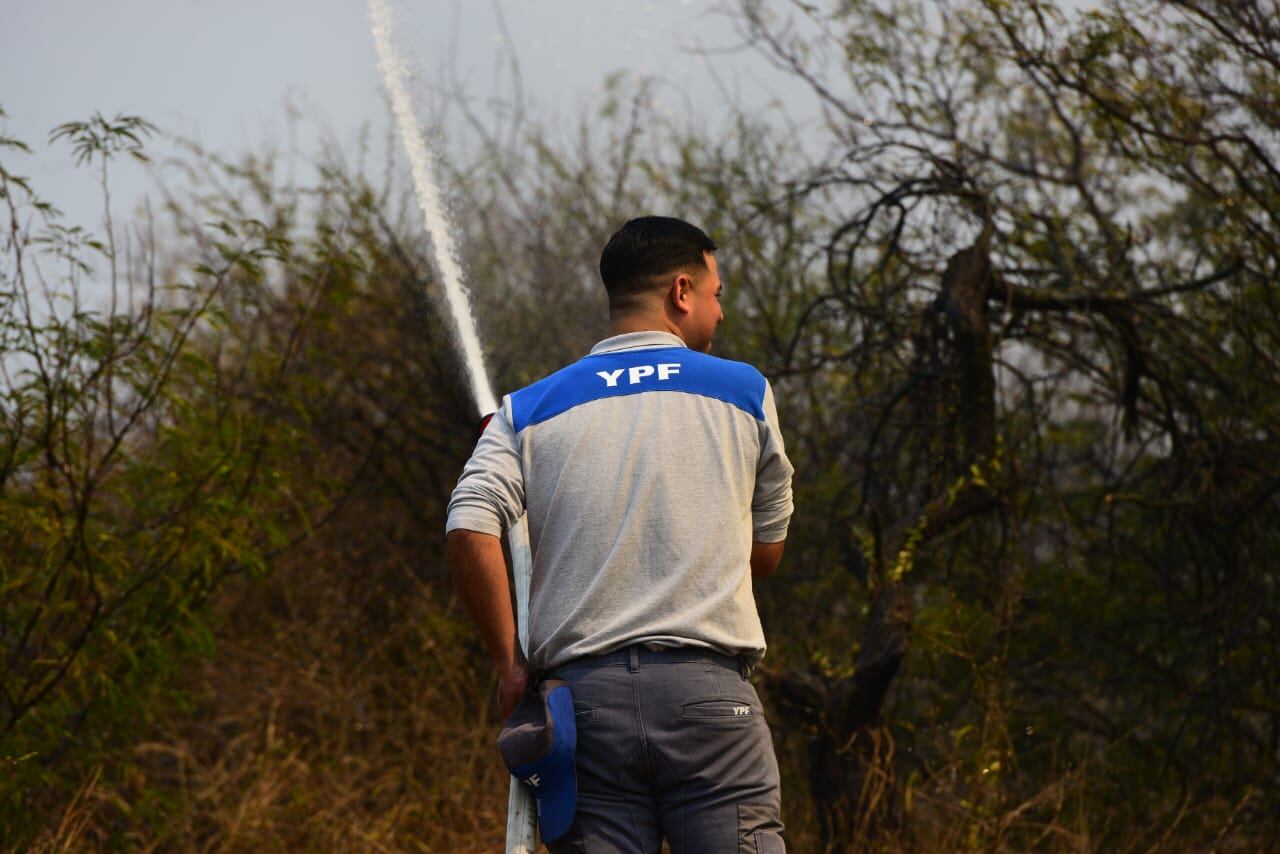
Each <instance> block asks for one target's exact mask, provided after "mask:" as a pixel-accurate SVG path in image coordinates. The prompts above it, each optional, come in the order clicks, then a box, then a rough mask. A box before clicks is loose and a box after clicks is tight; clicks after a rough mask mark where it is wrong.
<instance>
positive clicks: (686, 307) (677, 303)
mask: <svg viewBox="0 0 1280 854" xmlns="http://www.w3.org/2000/svg"><path fill="white" fill-rule="evenodd" d="M669 293H670V295H671V305H672V307H673V308H675V310H676V311H677V312H679V313H680V314H688V313H689V312H691V311H693V280H692V279H691V278H689V276H688V274H687V273H681V274H679V275H678V276H676V278H675V281H673V282H672V283H671V290H670V292H669Z"/></svg>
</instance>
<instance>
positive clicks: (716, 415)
mask: <svg viewBox="0 0 1280 854" xmlns="http://www.w3.org/2000/svg"><path fill="white" fill-rule="evenodd" d="M517 466H518V469H519V470H518V471H516V467H517ZM790 479H791V468H790V465H789V463H788V462H787V460H786V457H785V454H784V453H783V451H782V443H781V438H780V436H779V433H778V426H777V416H776V413H775V412H774V407H773V399H772V393H771V391H770V390H769V386H768V383H767V382H766V381H765V379H764V377H763V376H762V375H761V374H760V373H759V371H757V370H756V369H755V368H753V367H751V366H750V365H745V364H742V363H739V362H731V361H728V360H725V359H718V358H716V357H714V356H710V355H706V354H704V353H697V352H694V351H692V350H690V349H688V348H687V347H685V346H684V344H683V342H682V341H680V339H679V338H677V337H675V336H674V335H670V334H667V333H663V332H639V333H632V334H628V335H619V336H615V337H613V338H609V339H606V340H605V341H602V342H601V343H600V344H599V345H597V346H596V347H595V348H594V349H593V350H592V352H591V354H590V355H588V356H586V357H584V358H583V359H581V360H579V361H577V362H575V363H573V364H571V365H569V366H568V367H566V368H564V369H562V370H560V371H557V372H556V373H554V374H552V375H551V376H549V377H547V378H546V379H544V380H541V381H539V382H537V383H534V384H533V385H531V386H528V387H526V388H524V389H521V390H520V391H517V392H515V393H513V394H511V395H510V396H508V398H507V399H506V400H505V401H504V405H503V410H502V413H501V415H500V417H499V418H495V420H494V422H492V423H491V424H490V426H489V428H488V430H486V435H485V437H484V439H482V441H481V443H480V445H479V446H478V447H477V450H476V454H475V456H474V457H473V458H472V462H471V463H470V464H469V465H468V469H467V470H466V471H464V473H463V477H462V480H461V482H460V488H459V490H458V491H457V492H455V495H454V500H453V502H452V503H451V505H450V513H451V519H454V520H455V521H456V523H457V524H461V525H467V524H468V522H470V523H471V524H474V523H475V521H476V520H474V519H471V520H469V514H470V512H471V511H472V510H475V509H476V508H483V507H488V506H492V505H491V502H492V498H493V496H494V495H495V494H497V495H504V496H505V497H506V499H505V501H506V504H507V505H509V511H508V512H509V513H510V514H511V517H510V518H507V519H504V522H505V523H506V524H510V522H511V521H512V520H513V519H514V518H516V517H518V515H519V513H520V512H522V511H523V510H527V512H528V515H529V533H530V545H531V546H532V549H533V555H534V562H533V580H532V586H531V596H530V614H531V624H530V650H531V652H530V658H531V661H532V663H533V665H534V667H535V668H536V669H538V670H549V669H551V668H553V667H556V666H558V665H561V664H564V663H565V662H567V661H569V660H572V659H574V658H577V657H579V656H583V655H594V654H599V653H604V652H608V651H610V650H613V649H617V648H619V647H621V646H625V645H626V644H629V643H648V644H650V645H661V646H677V645H687V646H701V647H707V648H711V649H715V650H718V651H720V652H723V653H726V654H728V655H738V654H743V655H746V656H747V657H748V658H749V659H750V660H755V659H758V658H759V657H760V655H762V654H763V652H764V648H765V641H764V635H763V632H762V631H761V628H760V621H759V618H758V617H757V614H756V608H755V602H754V599H753V597H752V592H751V573H750V571H749V558H750V553H751V544H752V541H753V540H762V541H766V542H772V541H773V540H775V539H781V538H782V537H783V536H785V532H786V523H787V519H788V517H789V516H790V513H791V502H790V489H789V484H790ZM517 480H518V482H519V483H520V484H521V485H522V489H523V502H524V503H523V506H520V505H519V504H518V503H517V498H518V497H519V496H518V490H519V488H521V487H516V486H514V484H515V483H516V481H517ZM464 485H466V486H467V488H465V489H464V488H463V486H464ZM477 512H483V510H482V509H481V510H478V511H477Z"/></svg>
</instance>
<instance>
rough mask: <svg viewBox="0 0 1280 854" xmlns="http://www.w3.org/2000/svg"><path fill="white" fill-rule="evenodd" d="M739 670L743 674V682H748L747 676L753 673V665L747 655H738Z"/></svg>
mask: <svg viewBox="0 0 1280 854" xmlns="http://www.w3.org/2000/svg"><path fill="white" fill-rule="evenodd" d="M738 672H739V673H741V674H742V681H743V682H746V681H747V677H748V676H750V675H751V665H750V664H748V663H747V657H746V656H745V655H740V656H738Z"/></svg>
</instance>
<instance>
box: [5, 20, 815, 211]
mask: <svg viewBox="0 0 1280 854" xmlns="http://www.w3.org/2000/svg"><path fill="white" fill-rule="evenodd" d="M391 5H392V8H393V12H394V14H395V16H396V23H397V27H396V44H397V47H398V49H399V52H400V53H401V55H402V57H403V58H404V59H406V60H407V61H408V62H409V64H410V65H411V66H412V68H413V69H414V70H415V72H417V76H416V78H415V83H414V89H415V100H416V101H417V102H418V103H419V104H420V105H422V107H423V108H424V109H420V110H419V114H420V115H422V114H423V113H424V112H425V105H426V104H428V103H429V102H430V101H431V100H432V97H433V92H434V93H438V87H439V84H440V83H441V82H442V81H444V80H446V79H448V78H450V77H452V78H454V79H456V80H457V81H459V82H460V83H461V84H462V85H463V86H464V87H465V88H466V89H467V90H468V91H469V92H470V93H471V94H473V95H475V96H478V97H482V98H484V97H493V96H495V95H497V96H502V95H509V94H510V92H511V86H510V78H509V72H508V70H507V68H508V65H507V59H506V57H507V56H509V53H508V48H507V47H506V42H505V41H504V39H503V36H502V32H501V28H500V26H499V24H498V14H497V11H496V10H498V9H500V10H501V13H502V16H503V17H504V18H505V21H506V27H507V32H508V33H509V34H510V39H511V42H510V43H511V45H513V46H514V51H515V56H516V59H517V60H518V62H519V65H520V69H521V75H522V79H523V83H524V89H525V95H526V98H527V100H528V101H529V102H531V103H532V104H534V105H536V106H538V107H539V115H542V116H548V115H551V116H562V117H565V118H572V117H574V116H576V115H578V114H579V113H580V112H581V111H582V110H583V109H584V108H586V107H587V106H589V105H590V104H591V103H592V102H593V99H595V98H597V97H598V96H599V94H600V92H601V89H602V85H603V81H604V78H605V77H606V75H608V74H610V73H611V72H615V71H624V72H629V73H631V74H635V75H656V76H659V77H661V78H662V79H663V80H664V81H666V83H665V84H664V85H661V86H659V87H658V89H657V92H656V96H657V97H658V98H659V99H660V100H661V101H663V102H664V104H665V105H666V107H667V108H668V109H670V110H672V111H673V112H676V113H677V114H681V113H685V114H687V113H689V112H690V111H692V113H693V114H694V116H695V117H699V118H700V117H702V116H704V115H705V116H706V118H707V120H709V121H714V119H715V117H716V116H717V115H718V114H719V111H720V108H721V105H722V103H723V98H724V95H723V91H724V90H723V87H728V88H729V89H730V90H731V92H733V93H735V94H736V95H737V97H738V98H740V99H741V100H742V101H743V102H744V103H746V104H748V105H755V104H760V105H763V104H764V103H765V102H767V101H768V100H769V99H771V98H782V99H784V100H786V101H787V102H788V103H789V105H790V106H791V109H792V111H793V113H794V111H795V110H796V108H797V106H799V107H800V108H801V109H803V107H804V104H805V103H806V102H805V99H804V97H803V94H804V93H803V92H802V90H801V89H800V87H799V86H798V85H796V84H795V83H794V81H789V80H787V79H786V78H785V77H784V76H783V75H781V74H778V73H777V72H775V71H773V70H772V69H770V68H769V67H768V65H767V64H766V63H765V62H764V61H763V60H762V59H760V58H759V57H758V56H756V55H755V54H753V53H750V52H737V53H734V52H730V53H723V52H722V50H723V49H724V48H727V47H731V46H733V45H735V44H737V43H738V42H739V37H738V35H737V33H736V32H735V29H734V27H733V24H732V22H731V21H730V20H729V19H728V18H727V16H726V15H725V14H724V12H723V4H722V3H719V2H711V0H651V2H643V0H594V1H593V0H500V2H483V0H467V2H452V0H391ZM0 6H2V7H3V14H2V15H0V19H2V20H3V24H2V25H0V107H2V108H3V109H4V111H5V112H6V113H7V114H8V118H7V120H6V119H0V131H3V132H5V133H7V134H8V135H10V136H15V137H17V138H19V139H22V140H24V141H26V142H27V143H28V144H30V145H32V147H33V148H34V149H35V153H34V154H33V155H32V156H27V157H21V156H15V155H13V154H4V155H3V157H4V162H5V165H6V166H7V167H8V168H9V169H10V170H11V171H14V172H16V173H18V174H23V175H27V176H28V177H30V178H32V179H33V181H34V183H35V185H36V187H37V189H38V190H39V191H40V192H41V193H42V194H43V195H44V196H45V197H46V198H48V199H50V200H51V201H53V202H54V203H55V204H57V205H58V206H59V207H61V208H62V209H63V210H64V211H65V212H66V214H67V219H68V220H69V221H70V222H73V223H80V224H84V225H88V226H91V227H96V226H97V225H98V224H99V219H100V212H99V198H98V194H97V190H96V187H95V186H94V184H93V180H92V176H91V175H90V174H89V173H88V172H87V170H85V169H83V168H79V169H78V168H76V167H75V166H74V165H73V164H72V161H71V158H70V156H69V153H70V151H69V147H67V146H66V145H65V143H62V144H58V145H54V146H52V147H51V146H49V145H48V144H47V143H46V140H47V137H48V133H49V130H50V129H51V128H52V127H54V126H55V125H57V124H59V123H61V122H65V121H70V120H76V119H85V118H88V117H89V116H90V115H92V114H93V113H94V112H95V111H99V112H102V113H103V114H104V115H107V116H112V115H114V114H116V113H126V114H137V115H141V116H143V117H145V118H147V119H148V120H150V121H152V122H153V123H154V124H156V125H158V126H159V127H160V128H161V129H162V130H164V131H166V132H172V133H178V134H182V135H185V136H190V137H194V138H196V139H197V140H198V141H199V142H201V143H202V144H203V145H205V146H206V147H209V148H212V149H214V150H217V151H220V152H223V153H234V152H236V151H240V150H245V149H259V150H260V149H262V148H263V147H264V146H266V145H268V144H276V145H279V146H285V145H287V144H288V142H289V139H288V131H287V128H288V123H287V121H286V104H287V103H294V104H296V105H297V106H298V107H299V108H300V110H301V112H302V113H303V115H304V120H303V123H302V125H301V126H300V128H301V133H300V136H299V138H298V140H297V142H298V145H299V148H300V150H301V151H302V152H303V153H304V154H306V153H307V152H309V151H314V149H315V145H316V142H317V140H318V138H319V136H320V134H322V133H328V134H330V135H332V136H333V137H334V138H336V139H337V140H339V141H340V142H342V143H344V144H348V145H349V144H351V143H352V142H354V140H355V139H356V136H357V134H358V132H359V129H360V128H361V127H362V125H366V124H367V125H369V126H371V127H373V128H374V129H375V130H376V131H377V132H379V133H381V132H382V129H383V128H385V125H386V122H387V121H388V116H387V109H386V106H385V104H386V101H385V98H384V95H383V90H382V84H381V81H380V79H379V77H378V74H377V68H376V65H375V61H374V53H373V45H372V40H371V37H370V34H369V22H368V17H367V13H366V8H365V4H364V2H362V0H252V2H251V1H250V0H109V2H107V0H0ZM699 48H710V49H714V50H715V51H716V53H715V55H714V56H712V57H710V58H706V59H704V58H703V57H701V56H700V55H699V53H698V49H699ZM796 117H797V118H804V116H803V115H797V116H796ZM443 131H444V133H445V134H446V135H448V134H449V133H450V129H449V128H447V127H446V128H443ZM153 147H154V150H156V151H157V153H160V154H163V153H164V152H165V151H166V150H167V146H166V144H165V143H163V142H159V141H157V142H155V143H153ZM113 182H114V190H115V194H116V198H117V199H118V201H119V209H120V210H122V211H128V210H130V209H132V207H133V206H134V205H135V204H136V203H137V201H138V199H139V198H140V195H141V194H142V193H143V192H144V191H145V190H146V189H147V188H148V187H149V186H150V180H149V179H148V178H147V176H146V175H145V173H144V172H143V171H142V169H141V168H139V167H131V166H122V167H120V168H119V169H118V170H117V174H116V176H115V178H114V179H113Z"/></svg>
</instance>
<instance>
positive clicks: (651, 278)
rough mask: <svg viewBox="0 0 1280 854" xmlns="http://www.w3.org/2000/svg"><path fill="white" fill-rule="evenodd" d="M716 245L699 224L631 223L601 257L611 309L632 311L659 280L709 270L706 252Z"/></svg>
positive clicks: (658, 219)
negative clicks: (687, 270)
mask: <svg viewBox="0 0 1280 854" xmlns="http://www.w3.org/2000/svg"><path fill="white" fill-rule="evenodd" d="M715 251H716V244H715V242H714V241H713V240H712V239H711V238H710V237H708V236H707V233H706V232H705V231H703V230H702V229H700V228H698V227H697V226H696V225H691V224H689V223H687V222H685V221H684V220H682V219H676V218H675V217H670V216H642V217H638V218H637V219H633V220H630V221H629V222H627V223H626V225H624V226H622V228H620V229H618V231H617V232H616V233H615V234H614V235H613V237H610V238H609V242H608V243H607V244H605V247H604V252H602V253H601V254H600V278H601V279H602V280H604V289H605V290H606V291H608V292H609V308H610V309H612V310H617V309H625V308H629V307H631V306H632V305H633V304H634V301H635V298H636V297H637V296H638V295H640V294H642V293H644V292H646V291H649V290H652V289H653V288H655V287H656V286H658V285H659V284H661V283H660V282H658V281H656V280H657V279H658V277H660V276H663V275H665V274H668V273H672V272H675V271H676V270H680V269H684V268H687V267H701V268H703V269H704V270H705V269H706V268H707V259H706V258H704V257H703V253H704V252H715Z"/></svg>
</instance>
